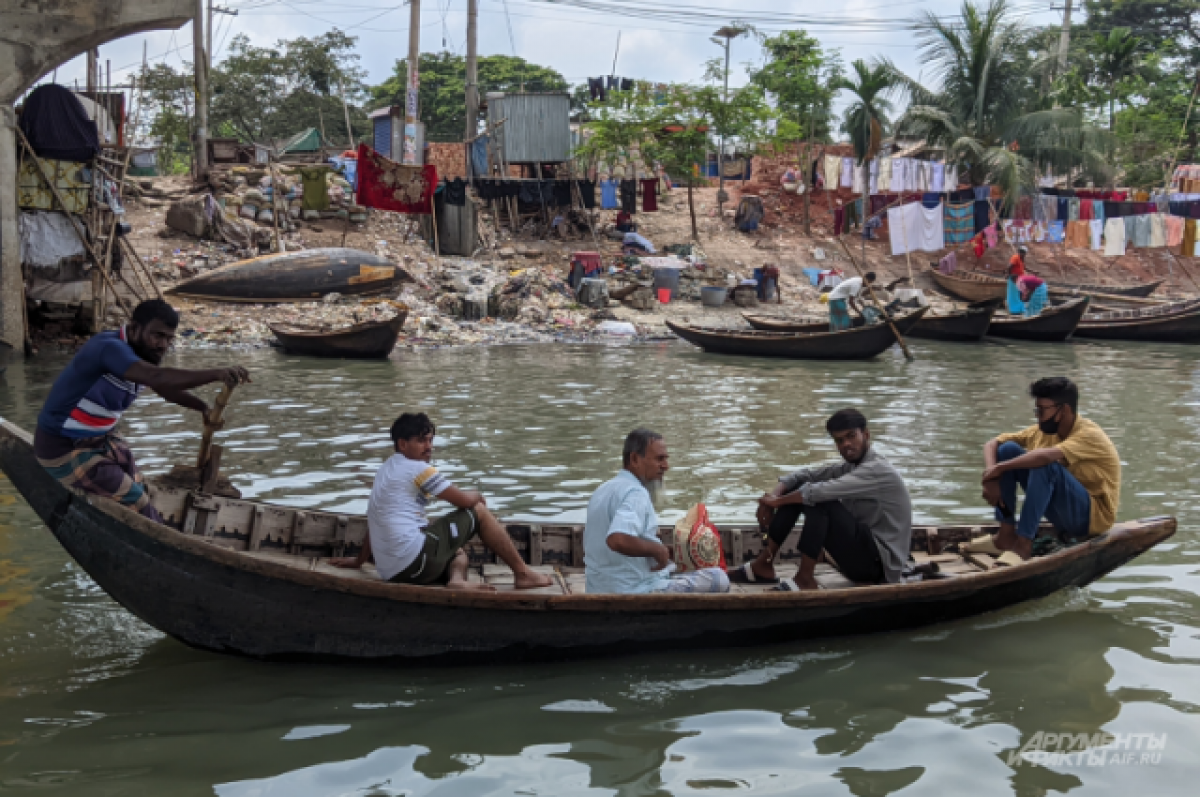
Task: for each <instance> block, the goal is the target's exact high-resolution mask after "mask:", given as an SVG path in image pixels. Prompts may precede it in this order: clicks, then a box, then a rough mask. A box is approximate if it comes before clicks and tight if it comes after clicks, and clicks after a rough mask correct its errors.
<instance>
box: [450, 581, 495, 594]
mask: <svg viewBox="0 0 1200 797" xmlns="http://www.w3.org/2000/svg"><path fill="white" fill-rule="evenodd" d="M446 589H458V590H462V591H463V592H495V591H496V588H495V587H493V586H492V585H491V584H484V583H483V582H481V581H447V582H446Z"/></svg>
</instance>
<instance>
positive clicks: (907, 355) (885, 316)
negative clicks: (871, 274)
mask: <svg viewBox="0 0 1200 797" xmlns="http://www.w3.org/2000/svg"><path fill="white" fill-rule="evenodd" d="M838 243H839V244H841V245H842V249H843V250H845V252H846V257H848V258H850V262H851V263H852V264H853V265H854V270H855V271H857V272H858V276H859V277H861V278H862V281H863V285H864V286H866V289H867V296H869V297H871V303H872V304H874V305H875V309H876V310H878V311H879V315H880V316H882V317H883V320H884V321H887V325H888V326H889V327H891V328H892V334H893V335H895V336H896V342H897V343H899V344H900V349H901V351H903V352H904V357H905V358H906V359H908V360H912V359H913V356H912V352H910V351H909V350H908V345H907V344H905V342H904V336H903V335H901V334H900V330H898V329H896V324H895V323H894V322H893V321H892V317H891V316H889V315H888V314H887V312H886V311H885V310H884V309H883V308H882V307H880V305H879V299H877V298H875V290H874V289H873V288H872V287H871V283H869V282H867V277H866V274H864V273H863V270H862V268H861V267H860V266H859V265H858V261H857V260H855V259H854V255H852V254H851V253H850V247H848V246H846V240H845V238H844V237H843V236H841V235H839V236H838Z"/></svg>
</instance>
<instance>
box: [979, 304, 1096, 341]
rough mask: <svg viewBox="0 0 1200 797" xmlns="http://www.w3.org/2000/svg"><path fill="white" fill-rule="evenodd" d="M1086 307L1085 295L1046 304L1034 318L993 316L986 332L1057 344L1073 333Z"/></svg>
mask: <svg viewBox="0 0 1200 797" xmlns="http://www.w3.org/2000/svg"><path fill="white" fill-rule="evenodd" d="M1087 306H1088V298H1087V297H1086V296H1085V297H1083V298H1080V299H1071V300H1070V301H1067V302H1064V303H1063V304H1060V305H1055V306H1053V307H1047V308H1046V309H1045V310H1043V311H1042V313H1041V314H1040V315H1036V316H1034V317H1033V318H1022V317H1021V316H1013V317H1011V318H993V319H992V323H991V326H989V327H988V334H989V335H995V336H996V337H998V338H1013V339H1015V340H1033V341H1041V342H1045V343H1058V342H1061V341H1064V340H1067V339H1068V338H1070V337H1071V335H1072V334H1074V332H1075V330H1076V328H1078V326H1079V322H1080V320H1081V319H1082V318H1083V314H1084V313H1085V312H1087Z"/></svg>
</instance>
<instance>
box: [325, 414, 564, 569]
mask: <svg viewBox="0 0 1200 797" xmlns="http://www.w3.org/2000/svg"><path fill="white" fill-rule="evenodd" d="M435 431H436V429H435V427H434V425H433V422H432V421H430V420H429V416H427V415H426V414H425V413H423V412H422V413H415V414H414V413H404V414H403V415H401V416H400V417H399V418H397V419H396V422H395V423H393V424H392V429H391V436H392V443H393V444H394V445H395V449H396V453H395V454H393V455H392V456H391V457H390V458H389V459H388V460H387V461H386V462H384V463H383V465H382V466H381V467H380V468H379V470H378V472H376V474H375V486H374V487H373V488H372V489H371V502H370V505H369V506H368V508H367V527H368V529H369V533H368V535H367V538H366V539H365V540H364V541H363V547H362V550H361V551H360V552H359V555H358V556H357V557H354V558H346V559H333V560H331V561H330V563H331V564H334V565H336V566H338V567H350V568H355V567H362V565H363V563H364V562H366V561H367V559H368V557H371V556H372V555H373V556H374V558H375V567H376V568H377V569H378V570H379V577H380V578H382V579H383V580H384V581H390V582H392V583H394V584H417V585H429V584H441V583H444V584H445V585H446V586H447V587H449V588H450V589H474V590H491V589H492V587H490V586H488V585H486V584H480V583H470V582H468V581H467V567H468V565H469V560H468V558H467V552H466V551H464V550H463V547H464V546H465V545H466V544H467V543H468V542H470V541H471V540H472V539H474V538H475V536H476V535H478V536H479V538H480V539H481V540H482V541H483V544H484V545H486V546H487V547H488V548H489V549H491V550H492V551H494V552H495V554H496V556H498V557H499V558H500V559H501V560H502V561H503V562H504V563H505V564H507V565H508V566H509V567H511V568H512V571H513V578H514V583H515V586H516V588H517V589H536V588H538V587H548V586H550V584H551V580H550V577H549V576H546V575H542V574H540V573H535V572H533V571H532V570H531V569H530V568H529V565H527V564H526V563H525V561H524V560H523V559H521V555H520V554H519V553H517V549H516V547H515V546H514V545H513V542H512V538H510V537H509V536H508V532H507V531H505V529H504V526H503V525H502V524H501V523H500V521H498V520H496V518H495V516H494V515H492V513H491V512H490V511H488V508H487V504H486V502H485V500H484V497H483V495H482V494H480V493H478V492H476V491H474V490H460V489H459V488H457V487H455V486H454V485H453V484H451V482H450V480H449V479H447V478H446V477H445V476H443V475H442V474H440V473H438V471H437V468H435V467H433V466H432V465H430V464H429V462H430V460H431V459H432V458H433V435H434V432H435ZM437 498H441V499H444V500H445V501H447V502H448V503H450V504H452V505H453V506H455V507H457V510H456V511H454V512H451V513H450V514H448V515H446V516H444V517H441V518H438V519H437V520H435V521H433V522H432V523H430V522H429V519H428V517H427V516H426V514H425V508H426V507H427V506H428V505H429V502H430V501H433V500H435V499H437Z"/></svg>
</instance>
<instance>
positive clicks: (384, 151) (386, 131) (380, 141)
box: [373, 116, 392, 158]
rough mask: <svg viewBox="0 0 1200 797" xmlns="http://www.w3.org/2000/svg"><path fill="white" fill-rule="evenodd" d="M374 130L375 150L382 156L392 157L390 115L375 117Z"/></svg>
mask: <svg viewBox="0 0 1200 797" xmlns="http://www.w3.org/2000/svg"><path fill="white" fill-rule="evenodd" d="M374 132H375V134H374V136H373V139H374V141H375V151H376V152H378V153H379V154H380V155H383V156H384V157H387V158H390V157H392V117H390V116H379V117H376V118H375V131H374Z"/></svg>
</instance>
